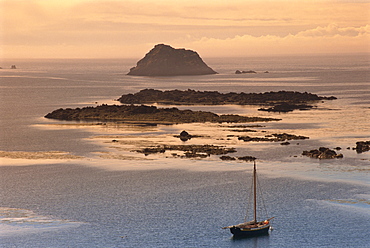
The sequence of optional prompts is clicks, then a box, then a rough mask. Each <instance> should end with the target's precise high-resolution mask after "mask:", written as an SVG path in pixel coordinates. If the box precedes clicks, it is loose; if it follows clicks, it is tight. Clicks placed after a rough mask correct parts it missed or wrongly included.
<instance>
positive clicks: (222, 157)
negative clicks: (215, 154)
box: [220, 156, 236, 160]
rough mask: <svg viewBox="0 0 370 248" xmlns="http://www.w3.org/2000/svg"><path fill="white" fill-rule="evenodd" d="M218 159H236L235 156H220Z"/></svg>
mask: <svg viewBox="0 0 370 248" xmlns="http://www.w3.org/2000/svg"><path fill="white" fill-rule="evenodd" d="M220 159H221V160H236V158H234V157H230V156H221V157H220Z"/></svg>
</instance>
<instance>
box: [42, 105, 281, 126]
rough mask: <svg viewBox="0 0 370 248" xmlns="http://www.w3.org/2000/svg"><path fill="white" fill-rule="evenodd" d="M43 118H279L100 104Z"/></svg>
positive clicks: (156, 120) (189, 120) (176, 120)
mask: <svg viewBox="0 0 370 248" xmlns="http://www.w3.org/2000/svg"><path fill="white" fill-rule="evenodd" d="M45 118H50V119H59V120H77V121H78V120H99V121H126V122H139V123H163V124H174V123H194V122H213V123H222V122H230V123H245V122H257V121H258V122H260V121H264V122H266V121H278V120H280V119H273V118H262V117H246V116H240V115H230V114H228V115H217V114H215V113H212V112H206V111H192V110H179V109H177V108H157V107H155V106H146V105H140V106H137V105H106V104H103V105H100V106H97V107H84V108H76V109H71V108H66V109H62V108H61V109H57V110H54V111H53V112H51V113H49V114H47V115H46V116H45Z"/></svg>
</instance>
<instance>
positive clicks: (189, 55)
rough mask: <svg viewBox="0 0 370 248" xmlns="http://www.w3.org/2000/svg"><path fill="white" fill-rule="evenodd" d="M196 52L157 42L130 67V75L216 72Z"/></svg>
mask: <svg viewBox="0 0 370 248" xmlns="http://www.w3.org/2000/svg"><path fill="white" fill-rule="evenodd" d="M216 73H217V72H215V71H214V70H212V69H211V68H210V67H208V66H207V65H206V64H205V63H204V62H203V60H202V59H201V58H200V56H199V55H198V53H197V52H194V51H191V50H185V49H175V48H172V47H171V46H169V45H165V44H158V45H156V46H154V48H153V49H152V50H150V51H149V53H147V54H146V55H145V57H144V58H142V59H141V60H139V61H138V62H137V65H136V66H135V67H133V68H131V69H130V72H129V73H128V74H127V75H132V76H180V75H207V74H216Z"/></svg>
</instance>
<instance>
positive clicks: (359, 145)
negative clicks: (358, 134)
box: [355, 141, 370, 153]
mask: <svg viewBox="0 0 370 248" xmlns="http://www.w3.org/2000/svg"><path fill="white" fill-rule="evenodd" d="M355 149H356V152H357V153H363V152H367V151H370V141H358V142H356V148H355Z"/></svg>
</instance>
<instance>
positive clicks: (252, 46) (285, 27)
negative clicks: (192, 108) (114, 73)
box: [0, 0, 370, 58]
mask: <svg viewBox="0 0 370 248" xmlns="http://www.w3.org/2000/svg"><path fill="white" fill-rule="evenodd" d="M160 43H163V44H168V45H171V46H172V47H174V48H186V49H191V50H195V51H197V52H198V53H199V54H200V55H201V57H236V56H238V57H240V56H244V57H245V56H271V55H296V54H297V55H302V54H341V53H370V0H368V1H365V0H321V1H317V0H294V1H293V0H222V1H221V0H201V1H199V0H198V1H196V0H156V1H154V0H0V56H1V57H2V58H142V57H143V56H144V55H145V54H146V53H147V52H148V51H149V50H150V49H152V48H153V47H154V45H156V44H160Z"/></svg>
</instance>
